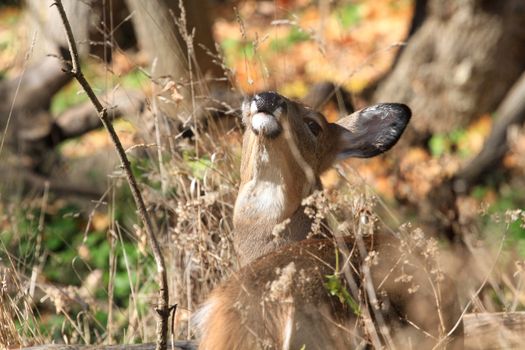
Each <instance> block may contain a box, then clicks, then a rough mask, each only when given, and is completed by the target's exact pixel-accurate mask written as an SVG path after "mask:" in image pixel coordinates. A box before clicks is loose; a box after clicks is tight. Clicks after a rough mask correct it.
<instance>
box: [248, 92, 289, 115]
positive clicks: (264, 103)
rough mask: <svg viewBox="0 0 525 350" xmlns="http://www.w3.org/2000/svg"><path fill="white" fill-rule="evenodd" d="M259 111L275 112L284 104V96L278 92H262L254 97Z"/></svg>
mask: <svg viewBox="0 0 525 350" xmlns="http://www.w3.org/2000/svg"><path fill="white" fill-rule="evenodd" d="M253 102H255V106H256V107H257V111H258V112H266V113H270V114H273V112H275V110H276V109H277V108H279V107H282V106H284V98H283V97H282V96H281V95H279V94H278V93H276V92H272V91H268V92H261V93H260V94H257V95H255V96H254V97H253Z"/></svg>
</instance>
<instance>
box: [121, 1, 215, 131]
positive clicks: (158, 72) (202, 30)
mask: <svg viewBox="0 0 525 350" xmlns="http://www.w3.org/2000/svg"><path fill="white" fill-rule="evenodd" d="M126 2H127V4H128V7H129V8H130V10H131V12H132V13H133V17H132V20H133V23H134V26H135V31H136V34H137V37H138V41H139V46H140V47H141V49H142V51H143V52H145V53H146V54H147V55H148V56H149V60H150V63H151V65H152V67H151V75H152V79H153V82H154V83H155V86H156V88H155V90H156V91H155V94H156V97H157V98H156V106H157V109H158V111H160V112H161V113H162V114H163V115H164V116H168V117H171V118H174V117H178V119H179V120H180V121H181V122H182V123H188V122H190V121H191V120H192V119H193V117H195V113H196V110H197V109H198V108H196V105H199V104H201V101H200V100H199V99H202V96H203V95H205V91H207V90H208V89H207V86H206V85H207V81H206V79H208V78H210V79H213V78H215V79H216V78H220V77H221V76H222V75H223V73H222V69H221V68H220V67H219V66H218V65H217V64H216V63H214V62H213V59H212V57H211V56H210V55H209V54H208V53H207V52H206V50H205V49H203V48H202V47H201V45H203V46H205V47H206V49H207V50H209V52H215V49H214V48H215V42H214V40H213V36H212V32H211V28H212V24H211V21H210V19H209V18H208V13H209V9H208V2H207V1H206V0H195V1H184V2H183V3H184V4H183V5H184V6H183V12H181V9H180V7H179V1H178V0H150V1H142V0H126ZM193 33H194V34H195V37H192V34H193Z"/></svg>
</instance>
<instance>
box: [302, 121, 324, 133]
mask: <svg viewBox="0 0 525 350" xmlns="http://www.w3.org/2000/svg"><path fill="white" fill-rule="evenodd" d="M306 125H307V126H308V129H310V131H311V132H312V134H314V136H316V137H317V136H318V135H319V134H320V133H321V131H322V128H321V126H320V125H319V124H318V123H317V122H316V121H315V120H313V119H307V120H306Z"/></svg>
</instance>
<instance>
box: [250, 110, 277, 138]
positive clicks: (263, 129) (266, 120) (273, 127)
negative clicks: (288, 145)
mask: <svg viewBox="0 0 525 350" xmlns="http://www.w3.org/2000/svg"><path fill="white" fill-rule="evenodd" d="M252 130H253V131H254V132H255V133H256V134H257V135H263V136H267V137H276V136H277V135H279V133H280V132H281V125H279V123H278V122H277V119H275V117H274V116H273V115H271V114H268V113H264V112H259V113H256V114H255V115H254V116H253V117H252Z"/></svg>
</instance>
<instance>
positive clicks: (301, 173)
mask: <svg viewBox="0 0 525 350" xmlns="http://www.w3.org/2000/svg"><path fill="white" fill-rule="evenodd" d="M410 118H411V110H410V108H409V107H408V106H406V105H403V104H399V103H382V104H376V105H373V106H370V107H366V108H364V109H361V110H359V111H356V112H353V113H351V114H350V115H348V116H346V117H343V118H341V119H339V120H338V121H336V122H334V123H330V122H328V121H327V119H326V118H325V117H324V116H323V114H321V113H320V112H318V111H316V110H313V109H311V108H309V107H308V106H305V105H303V104H301V103H300V102H296V101H293V100H291V99H288V98H286V97H284V96H281V95H280V94H278V93H276V92H271V91H270V92H264V93H259V94H257V95H255V96H253V98H251V99H250V100H248V101H245V102H243V104H242V122H243V124H244V126H245V131H244V135H243V142H242V157H241V172H240V173H241V179H240V187H239V192H238V197H237V199H236V201H235V206H234V215H233V222H234V246H235V249H236V250H237V253H238V255H239V263H240V265H241V268H240V269H239V270H238V271H237V272H235V273H233V274H232V275H231V276H230V277H229V278H228V279H227V280H226V281H224V282H223V283H222V284H221V285H220V286H219V287H216V288H215V289H214V290H213V291H212V293H211V295H210V296H209V298H208V299H207V300H206V301H205V302H204V304H203V305H202V306H201V308H200V309H199V310H198V311H197V312H196V314H195V315H194V317H193V321H194V322H195V323H196V325H197V328H198V330H199V333H200V343H199V349H202V350H211V349H214V350H215V349H306V350H310V349H354V348H355V349H362V348H367V347H368V348H369V347H374V348H379V347H383V346H386V347H387V348H399V349H405V348H416V349H432V348H446V349H462V348H463V338H462V334H463V333H462V332H463V330H462V326H461V321H460V319H461V310H460V308H459V306H458V302H457V297H456V294H455V284H454V282H453V281H452V280H451V279H450V278H448V277H447V276H444V275H442V276H440V278H439V281H437V282H436V281H433V280H432V278H430V277H429V273H428V271H427V270H425V269H423V268H419V266H424V264H425V262H424V261H423V262H422V261H421V260H422V258H421V254H417V253H415V252H412V251H411V250H410V249H409V248H407V246H406V245H403V244H402V243H400V240H399V238H397V237H395V236H394V235H392V234H390V233H374V234H373V235H371V236H366V237H365V236H363V235H361V236H359V235H355V234H354V235H348V236H345V237H334V236H330V234H329V233H326V232H322V233H317V234H314V235H312V232H311V226H312V218H311V217H310V216H308V215H306V214H305V210H304V205H303V201H304V199H305V198H307V197H308V196H310V195H312V194H313V193H314V192H315V191H318V190H321V189H322V184H321V181H320V175H321V174H322V173H323V172H324V171H325V170H327V169H328V168H329V167H330V166H332V165H333V164H334V163H335V162H337V161H340V160H343V159H346V158H349V157H357V158H369V157H374V156H376V155H379V154H381V153H383V152H385V151H387V150H389V149H390V148H391V147H392V146H393V145H394V144H396V142H397V141H398V140H399V138H400V136H401V135H402V133H403V131H404V130H405V128H406V126H407V124H408V122H409V120H410ZM276 227H279V232H278V233H276ZM356 252H360V254H358V253H356ZM367 252H373V253H374V254H375V256H376V257H377V261H376V262H375V263H370V259H367V256H369V255H370V254H368V255H367ZM367 261H368V262H367ZM343 265H345V266H347V267H349V266H351V267H349V268H347V269H346V272H345V273H344V274H343V273H342V271H343V268H342V266H343ZM400 276H401V277H400ZM330 278H331V280H332V281H334V278H335V281H336V282H335V287H334V285H332V287H331V288H329V287H328V284H327V283H328V279H330ZM403 280H404V281H405V282H406V281H407V280H408V281H410V285H411V286H416V287H415V288H408V285H407V283H404V282H403ZM436 280H437V279H436Z"/></svg>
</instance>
